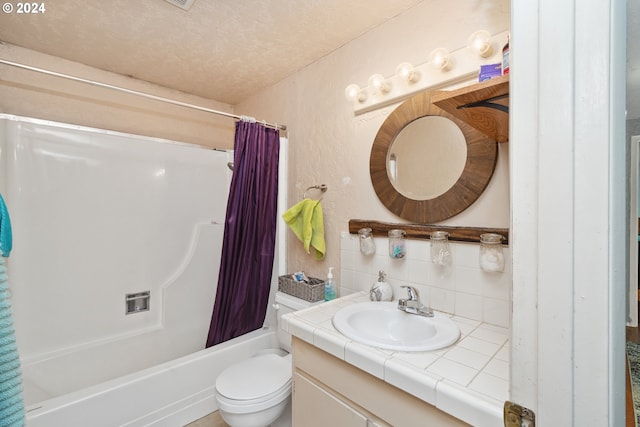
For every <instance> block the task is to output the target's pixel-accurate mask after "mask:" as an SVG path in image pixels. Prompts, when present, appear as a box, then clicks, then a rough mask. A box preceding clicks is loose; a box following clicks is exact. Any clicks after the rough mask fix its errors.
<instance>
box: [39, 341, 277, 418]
mask: <svg viewBox="0 0 640 427" xmlns="http://www.w3.org/2000/svg"><path fill="white" fill-rule="evenodd" d="M277 342H278V341H277V337H276V333H275V332H273V331H264V330H257V331H253V332H250V333H248V334H245V335H243V336H242V337H238V338H234V339H233V340H230V341H227V342H224V343H222V344H218V345H216V346H213V347H210V348H207V349H205V350H200V351H198V352H196V353H193V354H190V355H187V356H184V357H182V358H179V359H176V360H173V361H170V362H167V363H164V364H161V365H157V366H154V367H152V368H148V369H144V370H142V371H139V372H135V373H133V374H130V375H127V376H124V377H120V378H117V379H114V380H110V381H106V382H104V383H101V384H98V385H95V386H92V387H88V388H86V389H84V390H79V391H77V392H73V393H70V394H67V395H64V396H60V397H56V398H53V399H51V400H47V401H45V402H42V403H40V404H37V405H34V406H32V407H31V408H29V412H28V414H27V425H28V426H29V427H52V426H69V427H76V426H83V427H84V426H91V427H114V426H120V427H142V426H154V427H176V426H183V425H186V424H188V423H190V422H192V421H194V420H196V419H198V418H201V417H203V416H205V415H206V414H209V413H211V412H213V411H216V410H217V409H218V407H217V406H216V400H215V381H216V377H217V376H218V375H219V374H220V373H221V372H222V371H223V370H224V369H225V368H226V367H227V366H229V365H231V364H233V363H236V362H238V361H239V360H245V359H248V358H250V357H251V356H253V355H254V354H256V353H257V352H259V351H261V350H265V349H269V348H275V347H276V346H277Z"/></svg>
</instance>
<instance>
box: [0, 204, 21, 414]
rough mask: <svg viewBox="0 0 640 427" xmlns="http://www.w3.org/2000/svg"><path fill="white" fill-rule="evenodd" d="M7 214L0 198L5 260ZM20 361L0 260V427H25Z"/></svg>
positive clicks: (1, 244)
mask: <svg viewBox="0 0 640 427" xmlns="http://www.w3.org/2000/svg"><path fill="white" fill-rule="evenodd" d="M12 243H13V242H12V236H11V222H10V221H9V212H8V211H7V206H6V205H5V204H4V200H3V199H2V196H1V195H0V253H1V254H2V256H3V257H8V256H9V253H10V252H11V245H12ZM22 396H23V391H22V374H21V371H20V358H19V357H18V348H17V346H16V335H15V331H14V329H13V317H12V313H11V300H10V295H9V283H8V282H7V269H6V267H5V266H4V258H1V257H0V427H22V426H24V425H25V412H24V399H23V397H22Z"/></svg>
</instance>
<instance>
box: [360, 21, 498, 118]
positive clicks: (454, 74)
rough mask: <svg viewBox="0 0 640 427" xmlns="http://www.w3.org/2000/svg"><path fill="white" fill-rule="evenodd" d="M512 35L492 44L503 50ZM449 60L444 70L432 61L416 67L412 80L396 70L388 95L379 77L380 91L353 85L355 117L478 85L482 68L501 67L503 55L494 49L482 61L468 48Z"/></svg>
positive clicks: (493, 39) (386, 81) (387, 85)
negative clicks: (427, 93)
mask: <svg viewBox="0 0 640 427" xmlns="http://www.w3.org/2000/svg"><path fill="white" fill-rule="evenodd" d="M508 34H509V32H508V31H503V32H500V33H498V34H494V35H493V36H491V44H492V45H495V46H496V47H498V46H502V45H503V44H504V43H505V42H506V41H507V37H508ZM447 60H448V65H447V66H446V67H444V69H443V68H441V67H434V66H433V64H431V63H430V62H429V61H428V62H425V63H424V64H421V65H417V66H415V67H413V69H412V70H411V73H412V74H411V76H412V77H411V79H408V78H407V77H406V74H405V75H403V73H402V72H400V71H398V70H396V74H394V75H393V76H391V77H387V78H386V79H384V88H385V89H386V92H385V91H381V90H380V86H379V85H380V83H379V82H378V80H379V76H376V82H375V83H376V87H372V86H371V85H369V86H367V87H364V88H362V89H360V88H358V86H357V85H355V84H352V85H349V86H348V89H349V91H348V92H350V93H351V94H352V96H351V98H350V99H351V102H352V103H353V111H354V114H355V115H359V114H363V113H366V112H368V111H372V110H375V109H378V108H382V107H385V106H387V105H391V104H394V103H397V102H399V101H402V100H404V99H406V98H409V97H410V96H412V95H415V94H416V93H418V92H421V91H423V90H425V89H437V88H441V87H445V86H451V85H455V84H458V83H459V84H460V86H463V84H465V83H467V82H469V81H472V82H474V83H475V82H476V81H477V77H478V72H479V70H480V65H485V64H497V63H501V62H502V53H501V51H500V49H497V48H495V49H492V54H491V55H489V56H487V57H482V56H481V55H479V54H474V53H473V52H472V51H471V50H470V49H469V48H467V46H464V47H462V48H460V49H457V50H455V51H453V52H450V53H449V55H448V57H447ZM401 65H403V67H400V66H398V69H405V70H406V68H407V66H408V64H406V63H403V64H401ZM372 77H373V76H372ZM347 95H348V93H347Z"/></svg>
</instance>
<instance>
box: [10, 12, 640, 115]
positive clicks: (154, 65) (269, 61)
mask: <svg viewBox="0 0 640 427" xmlns="http://www.w3.org/2000/svg"><path fill="white" fill-rule="evenodd" d="M421 1H423V0H393V1H390V0H195V3H194V4H193V6H192V7H191V9H190V10H189V11H183V10H182V9H180V8H178V7H176V6H173V5H171V4H169V3H167V2H166V1H164V0H135V1H131V0H109V1H104V0H51V1H47V2H43V3H44V4H45V6H46V12H45V13H43V14H17V13H16V12H15V11H14V13H11V14H8V13H0V40H1V41H5V42H8V43H11V44H14V45H18V46H22V47H26V48H28V49H32V50H35V51H38V52H42V53H47V54H50V55H54V56H58V57H61V58H65V59H68V60H71V61H75V62H79V63H82V64H86V65H90V66H92V67H95V68H99V69H103V70H107V71H112V72H115V73H118V74H123V75H128V76H132V77H135V78H138V79H141V80H145V81H149V82H152V83H156V84H158V85H161V86H165V87H169V88H173V89H177V90H180V91H183V92H187V93H192V94H195V95H199V96H202V97H205V98H210V99H214V100H217V101H220V102H225V103H228V104H232V105H235V104H237V103H238V102H240V101H242V100H244V99H245V98H247V97H248V96H249V95H251V94H252V93H254V92H255V91H257V90H260V89H262V88H265V87H268V86H270V85H272V84H274V83H276V82H278V81H280V80H282V79H283V78H285V77H287V76H288V75H290V74H293V73H295V72H296V71H298V70H299V69H301V68H303V67H305V66H307V65H309V64H311V63H312V62H314V61H316V60H318V59H319V58H321V57H323V56H325V55H327V54H328V53H330V52H331V51H333V50H335V49H337V48H339V47H340V46H342V45H344V44H345V43H347V42H349V41H350V40H352V39H354V38H356V37H358V36H359V35H361V34H363V33H364V32H366V31H367V30H369V29H371V28H373V27H375V26H377V25H379V24H381V23H383V22H384V21H386V20H388V19H389V18H391V17H393V16H395V15H397V14H399V13H402V12H404V11H405V10H407V9H409V8H410V7H412V6H413V5H415V4H417V3H420V2H421ZM627 5H628V22H627V24H628V36H627V43H628V47H627V53H628V58H627V82H628V83H627V110H628V118H638V117H640V1H638V0H633V1H629V2H628V3H627Z"/></svg>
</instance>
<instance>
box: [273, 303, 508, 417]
mask: <svg viewBox="0 0 640 427" xmlns="http://www.w3.org/2000/svg"><path fill="white" fill-rule="evenodd" d="M368 301H369V294H368V292H358V293H355V294H351V295H348V296H345V297H342V298H338V299H336V300H333V301H330V302H327V303H324V304H319V305H316V306H314V307H310V308H306V309H304V310H300V311H297V312H293V313H289V314H286V315H284V316H283V317H282V323H281V325H280V327H281V328H283V329H284V330H285V331H288V332H289V333H291V334H292V335H294V336H296V337H297V338H300V339H302V340H304V341H306V342H308V343H309V344H312V345H314V346H315V347H318V348H319V349H321V350H324V351H326V352H327V353H329V354H332V355H333V356H335V357H337V358H339V359H342V360H344V361H346V362H347V363H349V364H351V365H353V366H355V367H357V368H360V369H362V370H364V371H365V372H368V373H369V374H371V375H373V376H375V377H378V378H380V379H382V380H383V381H385V382H387V383H389V384H391V385H393V386H395V387H398V388H399V389H402V390H404V391H406V392H407V393H410V394H412V395H414V396H416V397H418V398H419V399H421V400H424V401H425V402H427V403H429V404H431V405H433V406H435V407H437V408H438V409H440V410H442V411H444V412H447V413H449V414H451V415H453V416H454V417H456V418H459V419H461V420H463V421H465V422H467V423H469V424H472V425H474V426H478V427H484V426H487V427H489V426H491V427H493V426H503V425H504V423H503V420H502V408H503V405H504V401H505V400H508V398H509V354H510V348H509V330H508V329H506V328H501V327H498V326H492V325H488V324H486V323H482V322H478V321H475V320H470V319H466V318H464V317H458V316H452V317H451V318H452V319H453V320H454V321H455V323H456V324H457V325H458V327H459V328H460V333H461V334H460V339H459V340H458V342H457V343H455V344H454V345H452V346H449V347H446V348H443V349H440V350H437V351H429V352H399V351H389V350H382V349H379V348H375V347H371V346H368V345H365V344H360V343H358V342H355V341H353V340H351V339H349V338H347V337H345V336H344V335H342V334H341V333H340V332H338V331H337V330H336V329H335V328H334V327H333V324H332V322H331V319H332V317H333V315H334V314H335V312H336V311H338V310H339V309H341V308H342V307H345V306H347V305H350V304H355V303H359V302H368Z"/></svg>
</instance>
